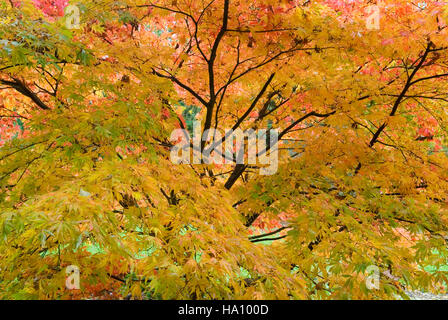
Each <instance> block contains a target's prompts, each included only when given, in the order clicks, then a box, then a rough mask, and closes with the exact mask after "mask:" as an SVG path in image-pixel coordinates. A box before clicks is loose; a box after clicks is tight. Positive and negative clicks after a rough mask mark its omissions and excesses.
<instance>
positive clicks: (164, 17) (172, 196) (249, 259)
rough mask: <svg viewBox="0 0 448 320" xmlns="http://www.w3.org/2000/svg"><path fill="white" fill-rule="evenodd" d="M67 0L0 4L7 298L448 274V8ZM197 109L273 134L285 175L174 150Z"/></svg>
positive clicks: (357, 294)
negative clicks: (178, 159)
mask: <svg viewBox="0 0 448 320" xmlns="http://www.w3.org/2000/svg"><path fill="white" fill-rule="evenodd" d="M67 5H68V2H67V1H38V0H35V1H30V0H23V1H3V2H1V3H0V11H1V15H0V16H1V17H2V18H1V22H2V23H1V24H0V38H1V39H2V40H0V48H1V49H0V89H1V90H0V109H1V112H0V116H1V119H0V122H1V127H0V139H1V147H0V187H1V194H0V241H1V244H0V257H1V259H0V296H1V297H2V298H40V299H56V298H58V299H59V298H62V299H70V298H72V299H77V298H90V297H97V298H98V297H100V298H111V297H112V298H120V297H125V296H127V295H128V294H131V295H132V296H133V297H136V298H141V297H147V298H151V299H173V298H186V299H223V298H227V299H232V298H243V299H261V298H264V299H308V298H322V299H326V298H329V299H338V298H351V299H368V298H369V299H374V298H395V297H397V296H403V297H405V294H404V289H406V288H412V289H420V290H432V291H440V290H442V288H443V286H444V285H445V281H446V272H445V271H443V268H442V269H441V268H440V267H441V266H442V265H444V264H446V258H447V254H448V251H447V246H446V239H447V238H446V237H447V236H448V234H447V231H448V225H447V218H448V217H447V207H446V190H447V189H448V171H447V167H448V161H447V152H448V149H447V143H448V141H447V131H446V121H447V120H448V116H447V114H446V111H445V106H446V105H447V102H448V100H447V99H448V92H447V91H446V85H445V82H446V79H447V77H448V55H447V49H448V41H447V40H446V39H447V31H446V29H447V28H446V23H447V18H448V12H447V8H446V6H445V5H443V3H441V2H438V1H426V2H425V6H420V5H419V6H416V5H414V4H412V3H411V2H409V1H402V0H390V1H389V0H388V1H382V2H378V4H377V8H378V10H379V12H380V15H379V19H380V20H379V22H380V28H379V29H372V28H368V24H366V20H367V19H368V18H369V15H370V14H371V12H372V11H371V10H370V9H371V8H370V9H369V6H371V5H372V4H371V3H368V2H367V1H360V0H354V1H330V0H320V1H313V0H312V1H305V0H304V1H266V0H263V1H261V0H260V1H258V0H255V1H242V0H239V1H237V0H210V1H184V0H169V1H168V0H158V1H143V0H141V1H140V0H133V1H130V0H122V1H110V0H89V1H87V0H81V1H78V2H70V5H76V6H77V8H78V10H79V13H80V26H79V28H78V29H70V28H68V26H69V24H67V22H68V19H69V18H70V17H69V16H67V15H66V16H64V14H63V11H64V8H65V7H66V6H67ZM194 121H201V124H202V127H201V130H203V131H205V130H207V129H213V128H217V129H220V130H224V129H226V128H235V129H236V128H240V129H242V130H247V129H263V128H274V129H277V130H278V132H279V142H278V149H279V159H278V161H279V164H278V171H277V172H276V173H275V174H273V175H259V170H257V167H258V166H254V165H245V164H191V165H187V164H183V165H177V164H174V163H173V162H171V160H170V148H171V147H172V146H173V144H174V143H175V142H174V141H171V140H170V135H171V132H172V131H173V130H175V129H177V128H185V129H187V131H189V132H190V133H192V131H193V122H194ZM266 243H268V245H266ZM68 265H76V266H78V267H79V269H80V271H81V288H80V289H79V290H67V289H66V288H65V277H66V273H65V267H66V266H68ZM371 265H374V266H377V267H378V268H379V270H380V272H381V282H380V287H379V289H368V288H367V287H366V282H365V278H366V269H367V268H368V267H369V266H371Z"/></svg>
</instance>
